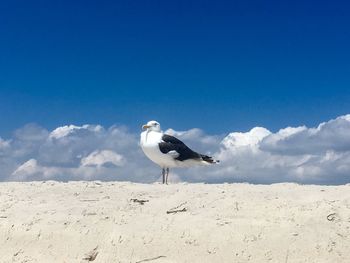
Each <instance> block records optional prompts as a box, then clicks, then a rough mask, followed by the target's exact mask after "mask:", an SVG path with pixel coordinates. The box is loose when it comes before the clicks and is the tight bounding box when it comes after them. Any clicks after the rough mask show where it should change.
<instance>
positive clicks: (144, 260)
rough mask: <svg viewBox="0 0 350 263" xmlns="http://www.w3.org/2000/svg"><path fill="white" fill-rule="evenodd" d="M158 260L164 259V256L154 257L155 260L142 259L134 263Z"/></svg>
mask: <svg viewBox="0 0 350 263" xmlns="http://www.w3.org/2000/svg"><path fill="white" fill-rule="evenodd" d="M159 258H165V256H158V257H155V258H147V259H143V260H140V261H136V262H135V263H141V262H147V261H152V260H156V259H159Z"/></svg>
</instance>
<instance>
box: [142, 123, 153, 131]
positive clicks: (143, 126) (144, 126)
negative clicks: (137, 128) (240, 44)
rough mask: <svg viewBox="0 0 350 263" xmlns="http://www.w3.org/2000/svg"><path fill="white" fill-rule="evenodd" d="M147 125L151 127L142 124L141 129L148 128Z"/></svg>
mask: <svg viewBox="0 0 350 263" xmlns="http://www.w3.org/2000/svg"><path fill="white" fill-rule="evenodd" d="M149 127H151V126H149V125H147V124H145V125H142V129H143V130H146V129H148V128H149Z"/></svg>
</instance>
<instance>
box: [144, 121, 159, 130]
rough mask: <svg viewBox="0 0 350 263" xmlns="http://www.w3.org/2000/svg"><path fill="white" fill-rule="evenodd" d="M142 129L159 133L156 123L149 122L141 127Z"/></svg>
mask: <svg viewBox="0 0 350 263" xmlns="http://www.w3.org/2000/svg"><path fill="white" fill-rule="evenodd" d="M142 129H144V130H148V131H157V132H160V124H159V122H157V121H149V122H147V124H145V125H143V126H142Z"/></svg>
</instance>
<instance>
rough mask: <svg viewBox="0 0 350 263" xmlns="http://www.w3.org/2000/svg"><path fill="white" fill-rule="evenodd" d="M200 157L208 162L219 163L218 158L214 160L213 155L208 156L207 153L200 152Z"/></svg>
mask: <svg viewBox="0 0 350 263" xmlns="http://www.w3.org/2000/svg"><path fill="white" fill-rule="evenodd" d="M201 157H202V159H203V161H205V162H207V163H210V164H215V163H220V161H219V160H214V159H213V157H210V156H208V155H202V154H201Z"/></svg>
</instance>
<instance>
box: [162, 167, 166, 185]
mask: <svg viewBox="0 0 350 263" xmlns="http://www.w3.org/2000/svg"><path fill="white" fill-rule="evenodd" d="M162 176H163V184H164V182H165V169H164V168H163V169H162Z"/></svg>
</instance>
